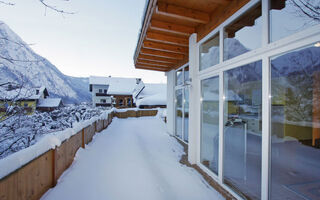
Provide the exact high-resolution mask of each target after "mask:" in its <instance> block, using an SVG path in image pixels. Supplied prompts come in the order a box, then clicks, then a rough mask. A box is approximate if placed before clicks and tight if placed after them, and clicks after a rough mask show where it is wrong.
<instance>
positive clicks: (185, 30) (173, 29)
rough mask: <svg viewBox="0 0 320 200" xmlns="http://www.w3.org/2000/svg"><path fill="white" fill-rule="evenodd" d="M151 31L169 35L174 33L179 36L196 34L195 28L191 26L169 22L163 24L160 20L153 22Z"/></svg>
mask: <svg viewBox="0 0 320 200" xmlns="http://www.w3.org/2000/svg"><path fill="white" fill-rule="evenodd" d="M150 29H151V30H155V31H164V32H168V33H174V34H178V35H184V36H189V35H191V34H192V33H194V32H195V28H193V27H190V26H183V25H178V24H174V23H169V22H163V21H158V20H151V23H150Z"/></svg>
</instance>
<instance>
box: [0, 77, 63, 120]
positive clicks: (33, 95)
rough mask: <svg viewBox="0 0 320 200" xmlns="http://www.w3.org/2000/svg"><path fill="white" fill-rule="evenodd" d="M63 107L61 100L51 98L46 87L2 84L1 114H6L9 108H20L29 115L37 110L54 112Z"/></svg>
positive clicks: (0, 87)
mask: <svg viewBox="0 0 320 200" xmlns="http://www.w3.org/2000/svg"><path fill="white" fill-rule="evenodd" d="M61 106H63V103H62V99H61V98H49V92H48V90H47V88H46V87H44V86H42V87H34V88H32V87H31V88H29V87H23V86H21V85H19V84H16V83H12V82H7V83H3V84H0V112H1V113H2V114H4V113H5V112H6V111H7V110H8V109H7V108H8V107H12V108H14V107H19V108H23V110H24V111H25V112H26V113H27V114H32V113H33V112H34V111H35V110H40V111H47V112H48V111H52V110H54V109H57V108H59V107H61Z"/></svg>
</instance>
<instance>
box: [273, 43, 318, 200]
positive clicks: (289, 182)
mask: <svg viewBox="0 0 320 200" xmlns="http://www.w3.org/2000/svg"><path fill="white" fill-rule="evenodd" d="M317 46H318V45H316V44H314V45H312V46H308V47H306V48H303V49H299V50H295V51H292V52H288V53H286V54H283V55H281V56H277V57H274V58H272V59H271V94H272V99H271V192H270V194H271V199H273V200H282V199H295V200H302V199H309V200H315V199H320V47H317Z"/></svg>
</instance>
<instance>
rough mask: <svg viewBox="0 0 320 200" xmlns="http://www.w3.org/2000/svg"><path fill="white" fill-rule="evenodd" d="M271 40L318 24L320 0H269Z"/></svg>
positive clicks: (319, 19) (319, 22)
mask: <svg viewBox="0 0 320 200" xmlns="http://www.w3.org/2000/svg"><path fill="white" fill-rule="evenodd" d="M270 1H271V2H270V11H269V14H270V40H271V42H273V41H276V40H279V39H281V38H284V37H286V36H289V35H291V34H294V33H297V32H299V31H302V30H305V29H307V28H309V27H311V26H314V25H317V24H320V6H319V5H320V0H282V1H279V0H270Z"/></svg>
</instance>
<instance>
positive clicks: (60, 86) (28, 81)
mask: <svg viewBox="0 0 320 200" xmlns="http://www.w3.org/2000/svg"><path fill="white" fill-rule="evenodd" d="M0 80H1V81H0V82H9V81H10V82H17V83H20V84H25V85H27V86H28V87H39V86H45V87H46V88H47V89H48V91H49V94H50V96H51V97H60V98H62V99H63V101H64V102H65V103H81V102H89V101H90V99H91V94H90V92H89V78H88V77H73V76H68V75H65V74H63V73H62V72H61V71H59V69H58V68H57V67H56V66H54V65H53V64H52V63H51V62H50V61H49V60H47V59H46V58H44V57H42V56H40V55H38V54H37V53H35V52H34V51H33V50H32V49H31V48H30V46H29V45H28V44H26V43H25V42H24V41H23V40H22V39H21V38H20V37H19V36H18V35H17V34H16V33H14V32H13V31H12V30H11V29H10V28H9V26H7V25H6V24H5V23H4V22H1V21H0Z"/></svg>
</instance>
